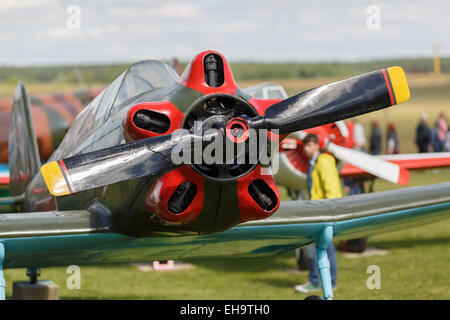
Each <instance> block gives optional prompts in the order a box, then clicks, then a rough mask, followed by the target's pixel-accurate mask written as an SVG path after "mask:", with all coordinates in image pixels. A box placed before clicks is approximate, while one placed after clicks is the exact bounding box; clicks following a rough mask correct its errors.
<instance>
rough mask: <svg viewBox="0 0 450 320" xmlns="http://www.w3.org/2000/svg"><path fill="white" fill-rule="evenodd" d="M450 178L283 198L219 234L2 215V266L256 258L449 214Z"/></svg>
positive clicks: (101, 219) (102, 220) (72, 216)
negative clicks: (141, 230) (134, 232)
mask: <svg viewBox="0 0 450 320" xmlns="http://www.w3.org/2000/svg"><path fill="white" fill-rule="evenodd" d="M449 191H450V182H445V183H441V184H434V185H427V186H420V187H411V188H404V189H399V190H394V191H385V192H376V193H370V194H362V195H355V196H350V197H343V198H339V199H326V200H314V201H285V202H282V203H281V206H280V208H279V210H278V211H277V212H276V213H275V214H274V215H272V216H271V217H270V218H267V219H264V220H259V221H254V222H246V223H243V224H240V225H238V226H236V227H234V228H231V229H229V230H227V231H224V232H219V233H213V234H205V235H198V234H191V235H179V236H169V235H164V234H155V235H154V236H151V237H142V238H136V237H130V236H126V235H123V234H118V233H115V232H114V230H113V229H111V228H110V222H109V218H108V215H107V214H100V213H98V212H97V213H96V212H95V211H92V210H90V211H85V210H83V211H65V212H30V213H15V214H11V213H8V214H0V242H1V243H3V245H4V247H5V253H6V254H5V262H4V268H23V267H46V266H67V265H69V264H77V265H86V264H104V263H129V262H139V261H152V260H167V259H184V258H201V257H203V258H206V257H213V256H214V257H220V256H222V257H225V256H234V257H236V256H257V255H263V254H275V253H281V252H285V251H288V250H291V249H294V248H297V247H301V246H305V245H308V244H310V243H312V242H314V240H315V237H316V236H317V234H319V232H320V231H321V230H323V228H325V227H327V226H332V228H333V233H334V237H335V239H336V238H338V239H339V238H340V239H350V238H356V237H361V236H367V235H373V234H378V233H383V232H389V231H395V230H399V229H403V228H408V227H412V226H416V225H423V224H426V223H431V222H435V221H438V220H441V219H446V218H450V192H449Z"/></svg>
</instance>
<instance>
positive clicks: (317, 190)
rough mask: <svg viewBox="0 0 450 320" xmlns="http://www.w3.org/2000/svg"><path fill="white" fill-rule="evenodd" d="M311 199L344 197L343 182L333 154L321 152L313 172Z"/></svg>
mask: <svg viewBox="0 0 450 320" xmlns="http://www.w3.org/2000/svg"><path fill="white" fill-rule="evenodd" d="M311 179H312V186H311V200H319V199H331V198H340V197H342V191H341V182H340V180H339V173H338V171H337V168H336V161H335V160H334V158H333V156H331V155H329V154H327V153H321V154H320V155H319V157H318V158H317V162H316V165H315V166H314V170H313V172H312V174H311Z"/></svg>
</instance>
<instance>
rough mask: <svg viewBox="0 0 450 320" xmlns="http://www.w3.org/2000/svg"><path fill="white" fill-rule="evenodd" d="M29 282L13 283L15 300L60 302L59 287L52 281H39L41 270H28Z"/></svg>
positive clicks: (34, 268)
mask: <svg viewBox="0 0 450 320" xmlns="http://www.w3.org/2000/svg"><path fill="white" fill-rule="evenodd" d="M27 276H28V278H29V281H15V282H14V283H13V297H12V298H13V300H58V299H59V287H58V286H57V285H56V284H55V283H53V282H52V281H50V280H38V277H40V276H41V269H40V268H36V267H33V268H28V269H27Z"/></svg>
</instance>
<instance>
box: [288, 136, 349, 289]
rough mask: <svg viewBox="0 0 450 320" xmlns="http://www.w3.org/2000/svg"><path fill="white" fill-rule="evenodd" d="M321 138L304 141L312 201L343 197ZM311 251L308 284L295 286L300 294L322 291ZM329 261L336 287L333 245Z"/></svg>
mask: <svg viewBox="0 0 450 320" xmlns="http://www.w3.org/2000/svg"><path fill="white" fill-rule="evenodd" d="M319 146H320V144H319V138H318V137H317V135H315V134H308V135H307V136H306V137H305V138H304V139H303V150H304V153H305V156H306V157H307V158H308V159H309V166H308V176H307V186H308V191H309V196H310V199H311V200H319V199H331V198H340V197H342V191H341V183H340V180H339V173H338V171H337V168H336V161H335V160H334V157H333V156H331V155H329V154H327V153H321V152H320V149H319ZM308 249H309V276H308V280H309V281H308V282H306V283H305V284H303V285H297V286H295V290H296V291H299V292H304V293H308V292H315V291H320V287H319V268H318V265H317V255H316V249H315V247H314V246H310V247H308ZM327 255H328V260H330V271H331V282H332V285H333V287H336V273H337V264H336V252H335V249H334V245H333V244H331V245H330V246H329V247H328V249H327Z"/></svg>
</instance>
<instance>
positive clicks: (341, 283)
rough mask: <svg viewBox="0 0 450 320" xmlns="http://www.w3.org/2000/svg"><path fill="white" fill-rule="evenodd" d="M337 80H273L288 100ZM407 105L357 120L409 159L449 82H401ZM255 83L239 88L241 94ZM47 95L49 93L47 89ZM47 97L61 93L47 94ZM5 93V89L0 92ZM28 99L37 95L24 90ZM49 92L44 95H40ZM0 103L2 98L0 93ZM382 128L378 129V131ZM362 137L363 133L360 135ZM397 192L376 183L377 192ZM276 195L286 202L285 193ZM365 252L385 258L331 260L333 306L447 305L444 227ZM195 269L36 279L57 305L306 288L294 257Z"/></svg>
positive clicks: (117, 270)
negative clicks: (388, 131) (423, 116)
mask: <svg viewBox="0 0 450 320" xmlns="http://www.w3.org/2000/svg"><path fill="white" fill-rule="evenodd" d="M334 80H338V79H308V80H279V81H277V80H275V81H276V82H278V83H280V84H282V85H284V86H285V87H286V89H287V91H288V93H289V94H290V95H292V94H294V93H296V92H299V91H302V90H305V89H308V88H311V87H315V86H317V85H320V84H324V83H328V82H330V81H334ZM408 80H409V83H410V86H411V100H410V101H409V102H407V103H405V104H403V105H400V106H398V107H394V108H393V109H390V110H389V111H387V112H386V111H379V112H376V113H373V114H370V115H366V116H362V117H360V120H361V122H362V123H363V124H364V125H366V128H368V123H369V122H370V120H371V119H373V118H376V119H378V120H379V122H380V123H382V124H386V123H387V122H388V121H394V122H395V123H396V125H397V128H398V131H399V137H400V143H401V145H400V149H401V151H402V152H415V151H416V149H415V146H414V142H413V141H414V131H415V126H416V124H417V121H418V119H419V116H420V113H421V112H423V111H427V112H428V114H429V119H430V123H431V121H434V119H435V118H436V116H437V114H438V113H439V112H440V111H441V110H443V111H447V114H449V112H448V110H449V103H450V90H449V89H450V82H449V77H448V76H443V77H441V78H439V79H435V78H433V77H430V76H428V75H412V76H411V77H409V76H408ZM253 83H255V82H244V83H240V85H241V87H245V86H247V85H251V84H253ZM47 89H48V88H47ZM51 89H52V90H60V89H63V90H66V89H67V90H68V89H70V86H67V87H64V88H63V87H59V88H56V87H52V88H51ZM3 90H5V91H4V92H5V93H6V92H7V91H8V90H10V91H11V90H14V88H13V87H11V88H9V89H8V88H4V89H3ZM28 90H29V92H39V90H42V87H39V86H37V87H34V86H30V87H29V88H28ZM44 91H46V92H49V91H48V90H44ZM0 95H2V92H0ZM384 127H385V126H384ZM366 133H367V134H368V131H366ZM449 180H450V169H441V170H427V171H424V172H414V173H412V175H411V183H410V185H424V184H430V183H437V182H443V181H449ZM393 188H397V186H394V185H392V184H390V183H387V182H382V181H377V182H376V184H375V189H376V191H379V190H387V189H393ZM283 191H284V190H283V189H282V188H281V193H282V195H284V196H283V197H284V198H286V196H285V192H283ZM369 246H370V247H376V248H378V249H386V250H388V254H386V255H378V256H368V257H359V258H348V257H346V256H345V255H344V254H343V253H340V252H338V254H337V259H338V266H339V270H338V290H337V291H336V292H335V298H336V299H450V277H449V275H448V272H449V270H450V220H445V221H442V222H439V223H435V224H431V225H426V226H422V227H417V228H413V229H409V230H403V231H398V232H394V233H388V234H383V235H378V236H374V237H371V238H370V239H369ZM186 262H190V263H192V264H193V265H194V266H195V267H194V268H193V269H190V270H183V271H177V272H142V271H139V270H138V269H137V268H136V267H134V266H129V265H120V266H116V265H114V266H113V265H109V266H83V267H82V268H81V277H82V282H81V289H80V290H69V289H67V287H66V279H67V277H68V275H67V274H66V273H65V272H66V268H62V267H60V268H45V269H43V270H42V277H41V278H42V279H51V280H53V281H54V282H56V283H57V284H58V285H59V287H60V296H61V298H62V299H303V298H305V297H306V296H307V295H306V294H300V293H296V292H294V289H293V287H294V285H296V284H299V283H302V282H304V281H306V280H307V273H306V272H301V273H298V272H292V271H289V269H295V268H296V264H295V259H294V253H293V252H287V253H284V254H282V255H278V256H268V257H264V258H252V259H208V260H194V261H186ZM370 265H377V266H379V267H380V270H381V289H380V290H369V289H368V288H367V286H366V281H367V278H368V277H369V276H370V275H369V274H367V272H366V270H367V267H368V266H370ZM25 272H26V270H25V269H13V270H6V271H5V278H6V282H7V297H8V298H11V294H12V282H13V281H20V280H25V279H26V276H25Z"/></svg>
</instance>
